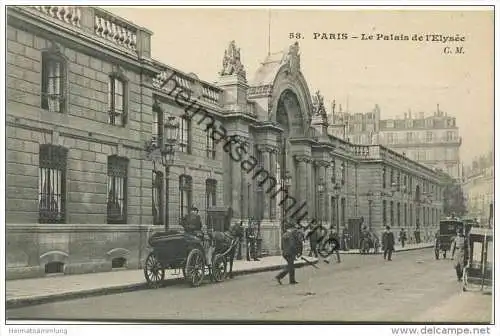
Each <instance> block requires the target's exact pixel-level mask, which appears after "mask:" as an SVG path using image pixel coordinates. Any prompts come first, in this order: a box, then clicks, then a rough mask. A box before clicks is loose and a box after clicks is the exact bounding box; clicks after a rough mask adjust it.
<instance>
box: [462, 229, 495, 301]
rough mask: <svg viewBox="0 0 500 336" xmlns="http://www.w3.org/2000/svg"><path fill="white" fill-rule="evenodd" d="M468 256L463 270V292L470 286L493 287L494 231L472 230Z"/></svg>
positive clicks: (469, 237)
mask: <svg viewBox="0 0 500 336" xmlns="http://www.w3.org/2000/svg"><path fill="white" fill-rule="evenodd" d="M467 240H468V252H469V253H468V256H467V258H466V264H465V267H464V270H463V290H464V291H467V290H468V289H469V285H470V284H478V285H479V284H480V285H481V290H482V289H483V287H484V286H485V285H486V286H491V285H492V279H493V277H492V275H493V230H491V229H487V228H477V227H474V228H472V229H471V231H470V233H469V236H468V239H467Z"/></svg>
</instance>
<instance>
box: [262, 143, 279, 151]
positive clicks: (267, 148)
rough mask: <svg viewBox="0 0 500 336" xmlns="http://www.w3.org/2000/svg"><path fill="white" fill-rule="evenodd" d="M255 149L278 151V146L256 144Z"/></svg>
mask: <svg viewBox="0 0 500 336" xmlns="http://www.w3.org/2000/svg"><path fill="white" fill-rule="evenodd" d="M257 149H258V150H259V151H261V152H269V153H278V147H276V146H272V145H267V144H262V145H257Z"/></svg>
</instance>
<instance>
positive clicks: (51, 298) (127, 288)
mask: <svg viewBox="0 0 500 336" xmlns="http://www.w3.org/2000/svg"><path fill="white" fill-rule="evenodd" d="M317 263H318V260H311V264H317ZM284 266H285V264H282V265H270V266H261V267H256V268H251V269H246V270H239V271H233V274H234V275H235V276H237V275H246V274H253V273H262V272H270V271H277V270H280V269H282V268H283V267H284ZM304 266H308V265H307V264H306V263H305V262H299V263H297V264H295V267H296V268H301V267H304ZM181 283H184V284H185V282H184V279H183V278H182V277H179V278H173V279H166V280H163V283H162V284H161V286H160V288H164V287H168V286H171V285H175V284H181ZM146 289H152V288H150V287H149V286H148V284H147V283H146V282H139V283H131V284H127V285H118V286H113V287H103V288H95V289H87V290H85V289H84V290H80V291H76V292H68V293H61V294H52V295H45V296H37V297H27V298H14V299H7V300H5V309H15V308H22V307H27V306H32V305H40V304H45V303H51V302H57V301H67V300H75V299H83V298H87V297H92V296H102V295H110V294H118V293H127V292H133V291H137V290H146Z"/></svg>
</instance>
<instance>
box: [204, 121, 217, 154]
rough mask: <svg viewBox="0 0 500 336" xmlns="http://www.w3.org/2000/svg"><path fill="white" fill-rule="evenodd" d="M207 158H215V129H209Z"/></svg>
mask: <svg viewBox="0 0 500 336" xmlns="http://www.w3.org/2000/svg"><path fill="white" fill-rule="evenodd" d="M206 133H207V158H209V159H212V160H215V151H216V150H215V148H216V147H215V141H214V138H213V129H212V128H209V129H208V130H207V132H206Z"/></svg>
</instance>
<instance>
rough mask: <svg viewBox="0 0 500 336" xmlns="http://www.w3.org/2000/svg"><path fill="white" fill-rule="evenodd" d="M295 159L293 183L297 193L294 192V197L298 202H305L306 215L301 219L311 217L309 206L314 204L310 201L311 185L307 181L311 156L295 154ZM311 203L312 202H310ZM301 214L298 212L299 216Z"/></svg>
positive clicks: (311, 212)
mask: <svg viewBox="0 0 500 336" xmlns="http://www.w3.org/2000/svg"><path fill="white" fill-rule="evenodd" d="M295 161H296V162H297V178H296V181H294V183H295V184H296V186H297V189H296V190H297V193H296V194H295V198H296V200H297V201H298V204H302V203H304V202H306V203H307V208H306V209H307V216H305V217H304V218H303V220H304V221H305V220H308V219H310V218H311V214H313V213H314V212H313V211H311V210H310V208H311V206H314V203H313V202H311V194H312V192H311V191H310V189H312V185H311V184H310V183H308V181H309V178H308V176H310V173H309V167H310V165H311V157H309V156H306V155H296V156H295ZM311 203H313V204H311ZM300 216H301V214H299V217H300Z"/></svg>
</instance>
